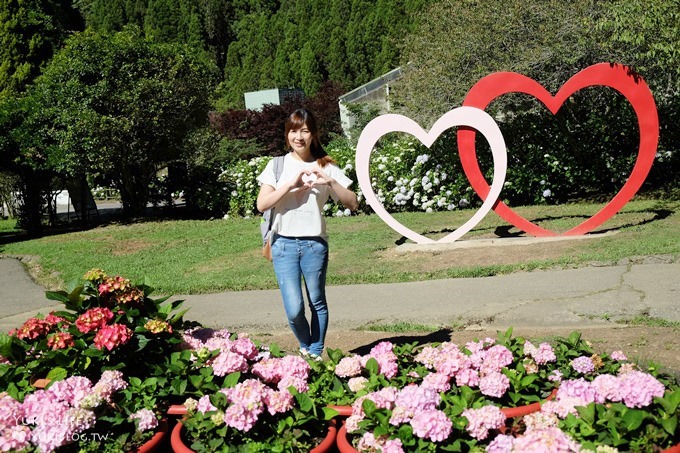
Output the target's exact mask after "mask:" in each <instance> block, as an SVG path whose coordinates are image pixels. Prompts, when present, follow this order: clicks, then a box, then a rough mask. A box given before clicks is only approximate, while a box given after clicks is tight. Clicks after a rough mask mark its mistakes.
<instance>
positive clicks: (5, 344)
mask: <svg viewBox="0 0 680 453" xmlns="http://www.w3.org/2000/svg"><path fill="white" fill-rule="evenodd" d="M13 343H14V337H12V336H10V335H8V334H6V333H4V332H0V355H1V356H3V357H6V358H12V357H14V355H13V354H12V344H13Z"/></svg>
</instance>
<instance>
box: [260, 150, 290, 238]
mask: <svg viewBox="0 0 680 453" xmlns="http://www.w3.org/2000/svg"><path fill="white" fill-rule="evenodd" d="M283 157H284V156H276V157H274V159H273V161H274V178H275V180H276V182H279V178H280V177H281V173H283ZM273 223H274V208H273V207H272V208H269V209H267V210H266V211H264V212H263V213H262V220H260V234H261V235H262V246H263V247H264V246H265V245H266V244H267V241H268V240H269V233H270V232H271V230H272V224H273Z"/></svg>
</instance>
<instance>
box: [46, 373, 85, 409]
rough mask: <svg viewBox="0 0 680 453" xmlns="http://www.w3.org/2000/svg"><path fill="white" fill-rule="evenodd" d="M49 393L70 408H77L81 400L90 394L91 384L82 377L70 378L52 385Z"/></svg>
mask: <svg viewBox="0 0 680 453" xmlns="http://www.w3.org/2000/svg"><path fill="white" fill-rule="evenodd" d="M50 393H52V394H53V395H54V396H55V397H56V398H57V399H58V400H60V401H64V402H66V403H67V404H68V405H70V406H79V405H80V402H81V401H82V400H83V398H85V397H86V396H88V395H90V394H91V393H92V382H90V380H89V379H88V378H86V377H83V376H71V377H69V378H66V379H64V380H63V381H57V382H55V383H53V384H52V386H51V387H50Z"/></svg>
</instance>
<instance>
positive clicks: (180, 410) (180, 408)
mask: <svg viewBox="0 0 680 453" xmlns="http://www.w3.org/2000/svg"><path fill="white" fill-rule="evenodd" d="M166 414H168V415H181V416H184V415H186V414H187V408H186V407H184V404H171V405H170V406H169V407H168V410H167V411H166Z"/></svg>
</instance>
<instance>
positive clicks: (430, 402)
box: [390, 385, 441, 426]
mask: <svg viewBox="0 0 680 453" xmlns="http://www.w3.org/2000/svg"><path fill="white" fill-rule="evenodd" d="M440 400H441V398H440V396H439V393H438V392H437V391H436V390H434V389H432V388H429V387H422V386H418V385H408V386H406V387H404V388H403V389H401V390H400V391H398V392H397V393H396V396H395V398H394V407H393V409H392V416H391V417H390V424H392V425H395V426H398V425H400V424H402V423H408V422H409V421H410V420H411V419H412V418H413V417H414V416H415V415H416V414H417V413H420V412H424V411H425V412H429V411H432V410H435V409H436V408H437V406H438V405H439V401H440Z"/></svg>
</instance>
